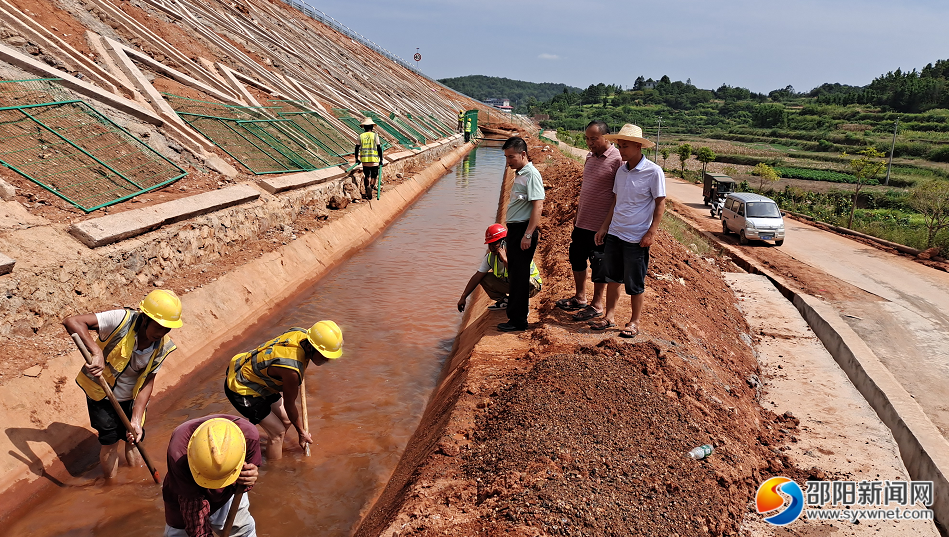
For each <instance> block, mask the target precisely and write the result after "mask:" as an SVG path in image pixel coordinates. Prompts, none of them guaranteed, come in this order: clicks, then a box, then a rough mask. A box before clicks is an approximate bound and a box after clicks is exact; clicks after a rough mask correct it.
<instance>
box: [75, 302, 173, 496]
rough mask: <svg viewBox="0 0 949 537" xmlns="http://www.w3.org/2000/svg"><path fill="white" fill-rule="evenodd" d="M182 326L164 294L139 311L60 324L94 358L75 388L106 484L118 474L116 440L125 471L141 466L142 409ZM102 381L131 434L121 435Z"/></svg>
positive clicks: (86, 316) (88, 315)
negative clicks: (94, 437)
mask: <svg viewBox="0 0 949 537" xmlns="http://www.w3.org/2000/svg"><path fill="white" fill-rule="evenodd" d="M181 324H182V323H181V300H180V299H179V298H178V296H177V295H175V293H174V292H172V291H167V290H164V289H157V290H155V291H152V292H151V293H148V295H147V296H146V297H145V298H144V299H143V300H142V302H141V303H140V304H139V307H138V309H132V308H124V309H115V310H110V311H104V312H101V313H85V314H82V315H74V316H72V317H67V318H66V319H64V320H63V326H64V327H66V331H67V332H69V333H70V334H79V338H80V339H82V342H83V343H84V344H85V345H86V348H87V349H89V352H90V354H91V355H92V365H85V366H83V368H82V371H81V372H80V373H79V375H78V376H77V377H76V384H78V385H79V387H80V388H82V390H83V391H84V392H85V393H86V407H87V408H88V410H89V421H90V423H91V425H92V428H93V429H95V430H96V432H97V433H98V434H99V444H101V446H102V447H101V448H100V450H99V462H100V463H101V464H102V473H103V474H104V476H105V478H106V479H107V480H109V479H112V478H114V477H115V475H116V472H118V466H119V455H118V442H119V440H125V442H126V443H125V460H126V462H127V463H128V464H129V466H140V465H141V461H140V460H139V457H138V454H137V453H136V452H135V447H134V445H133V444H134V443H137V442H140V441H141V440H142V439H143V438H144V437H145V430H144V424H145V407H146V406H147V405H148V400H149V399H150V398H151V395H152V390H153V389H154V387H155V375H156V374H157V373H158V370H159V369H161V365H162V363H163V362H164V361H165V358H167V357H168V355H169V354H171V352H172V351H174V350H175V348H176V347H175V344H174V342H172V341H171V338H169V337H168V333H169V332H170V331H171V329H172V328H178V327H180V326H181ZM90 330H95V331H96V332H97V333H98V337H96V338H93V336H91V335H90V334H89V331H90ZM100 376H101V377H103V378H105V380H106V382H108V384H109V387H110V388H112V392H113V393H114V394H115V398H116V400H118V402H119V406H121V407H122V410H123V411H124V412H125V415H126V416H127V417H128V418H129V422H130V423H131V425H132V430H131V431H126V430H125V426H123V425H122V422H121V420H120V418H119V416H118V414H117V413H116V411H115V408H114V407H113V406H112V404H111V403H110V402H109V400H108V398H107V397H106V395H105V391H104V390H103V389H102V387H101V386H100V385H99V383H98V380H97V377H100Z"/></svg>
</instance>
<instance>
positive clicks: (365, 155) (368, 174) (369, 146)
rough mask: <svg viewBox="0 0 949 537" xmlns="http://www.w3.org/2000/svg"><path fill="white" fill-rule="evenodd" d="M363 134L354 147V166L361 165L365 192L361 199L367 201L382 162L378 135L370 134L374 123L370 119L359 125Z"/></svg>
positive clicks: (370, 197)
mask: <svg viewBox="0 0 949 537" xmlns="http://www.w3.org/2000/svg"><path fill="white" fill-rule="evenodd" d="M360 125H362V128H363V131H364V132H363V133H362V134H360V135H359V144H358V145H356V164H362V176H363V183H364V186H365V187H366V188H365V190H366V192H365V193H364V194H363V197H364V198H365V199H367V200H371V199H372V187H374V186H376V180H377V179H379V168H380V167H382V166H383V164H384V163H383V161H382V142H380V141H379V135H378V134H376V133H374V132H372V129H373V128H374V127H375V126H376V122H375V121H373V120H372V118H368V117H367V118H366V119H364V120H362V123H360Z"/></svg>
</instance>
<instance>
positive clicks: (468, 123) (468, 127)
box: [465, 116, 471, 132]
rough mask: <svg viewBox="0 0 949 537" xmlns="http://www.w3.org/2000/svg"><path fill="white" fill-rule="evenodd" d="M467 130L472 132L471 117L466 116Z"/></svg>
mask: <svg viewBox="0 0 949 537" xmlns="http://www.w3.org/2000/svg"><path fill="white" fill-rule="evenodd" d="M465 132H471V118H470V117H467V116H465Z"/></svg>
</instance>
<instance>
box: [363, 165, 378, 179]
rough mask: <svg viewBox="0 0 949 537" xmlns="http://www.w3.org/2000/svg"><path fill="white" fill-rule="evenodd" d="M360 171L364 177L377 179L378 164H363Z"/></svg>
mask: <svg viewBox="0 0 949 537" xmlns="http://www.w3.org/2000/svg"><path fill="white" fill-rule="evenodd" d="M362 173H363V175H364V176H365V178H366V179H377V178H378V177H379V166H363V167H362Z"/></svg>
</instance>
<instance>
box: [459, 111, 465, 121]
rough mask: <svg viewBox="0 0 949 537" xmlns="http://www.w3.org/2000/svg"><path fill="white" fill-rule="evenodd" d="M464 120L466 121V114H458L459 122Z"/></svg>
mask: <svg viewBox="0 0 949 537" xmlns="http://www.w3.org/2000/svg"><path fill="white" fill-rule="evenodd" d="M464 119H465V113H464V112H458V121H463V120H464Z"/></svg>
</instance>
